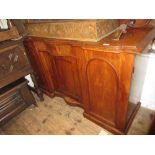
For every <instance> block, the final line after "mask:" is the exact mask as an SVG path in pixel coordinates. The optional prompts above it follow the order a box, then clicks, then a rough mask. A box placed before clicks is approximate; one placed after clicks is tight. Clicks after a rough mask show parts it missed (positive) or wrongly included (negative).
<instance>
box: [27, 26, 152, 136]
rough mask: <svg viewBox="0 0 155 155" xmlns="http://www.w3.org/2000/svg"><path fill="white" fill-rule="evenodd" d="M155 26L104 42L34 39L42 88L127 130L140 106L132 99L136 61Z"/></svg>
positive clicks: (101, 121) (30, 48)
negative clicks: (130, 96)
mask: <svg viewBox="0 0 155 155" xmlns="http://www.w3.org/2000/svg"><path fill="white" fill-rule="evenodd" d="M154 35H155V30H153V29H151V28H143V29H129V30H128V32H127V34H125V35H123V36H122V38H121V40H119V41H114V40H113V39H112V38H113V36H112V35H110V36H109V37H107V38H104V39H102V40H101V41H99V42H96V43H95V42H80V41H71V40H70V41H69V40H60V39H47V38H39V37H28V38H27V39H26V40H25V46H26V47H27V49H28V54H29V55H30V58H31V62H32V64H33V66H34V69H35V71H36V73H37V81H38V84H39V87H40V88H41V89H42V90H43V91H44V92H45V93H46V94H48V95H49V96H54V95H59V96H61V97H63V98H64V99H65V100H66V101H67V102H68V103H69V104H72V105H78V106H80V107H83V108H84V116H85V117H87V118H88V119H90V120H92V121H94V122H96V123H97V124H99V125H101V126H102V127H104V128H106V129H108V130H109V131H111V132H113V133H116V134H125V133H127V131H128V128H129V126H130V124H131V122H132V120H133V118H134V116H135V114H136V112H137V110H138V108H139V107H140V103H137V104H132V103H129V101H128V98H129V95H130V85H131V78H132V73H133V71H134V59H135V55H136V54H140V53H141V52H142V51H143V50H144V48H145V47H146V46H147V45H148V44H149V43H150V42H151V40H152V39H153V37H154Z"/></svg>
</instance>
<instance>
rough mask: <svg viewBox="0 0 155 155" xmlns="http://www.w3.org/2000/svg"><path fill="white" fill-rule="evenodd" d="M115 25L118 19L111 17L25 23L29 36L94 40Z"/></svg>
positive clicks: (100, 37)
mask: <svg viewBox="0 0 155 155" xmlns="http://www.w3.org/2000/svg"><path fill="white" fill-rule="evenodd" d="M116 27H118V21H117V20H113V19H97V20H66V21H64V20H62V21H61V20H58V21H55V22H53V21H45V22H29V23H27V24H26V29H27V32H28V35H29V36H37V37H46V38H57V39H69V40H79V41H95V42H96V41H98V40H100V39H102V38H103V37H104V35H106V34H107V33H109V32H110V31H112V30H114V29H115V28H116Z"/></svg>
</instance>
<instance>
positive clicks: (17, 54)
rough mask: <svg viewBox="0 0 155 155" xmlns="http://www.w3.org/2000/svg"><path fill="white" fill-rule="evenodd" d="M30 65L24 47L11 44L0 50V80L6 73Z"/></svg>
mask: <svg viewBox="0 0 155 155" xmlns="http://www.w3.org/2000/svg"><path fill="white" fill-rule="evenodd" d="M28 66H30V64H29V61H28V58H27V55H26V53H25V49H24V48H23V47H22V46H21V45H18V46H12V47H10V48H6V49H4V50H1V51H0V80H2V79H4V78H6V77H7V76H8V75H12V76H13V74H16V73H17V72H18V71H21V70H24V68H27V67H28Z"/></svg>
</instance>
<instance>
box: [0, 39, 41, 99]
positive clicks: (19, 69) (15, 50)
mask: <svg viewBox="0 0 155 155" xmlns="http://www.w3.org/2000/svg"><path fill="white" fill-rule="evenodd" d="M22 41H23V40H18V41H5V42H1V43H0V88H3V87H4V86H6V85H7V84H10V83H12V82H14V81H16V80H18V79H20V78H22V77H24V76H26V75H28V74H31V76H32V79H33V82H34V84H35V88H36V91H37V94H38V96H39V97H40V99H41V100H43V96H42V92H41V91H40V89H39V87H38V84H37V82H36V80H35V78H34V72H33V69H32V67H31V65H30V62H29V59H28V57H27V54H26V51H25V48H24V46H23V43H22Z"/></svg>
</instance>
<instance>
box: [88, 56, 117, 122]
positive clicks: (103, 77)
mask: <svg viewBox="0 0 155 155" xmlns="http://www.w3.org/2000/svg"><path fill="white" fill-rule="evenodd" d="M86 74H87V82H88V90H89V112H90V113H92V114H93V115H95V116H96V117H98V118H100V119H102V120H105V121H107V122H109V123H111V124H113V125H115V119H116V109H117V98H118V91H119V90H118V84H119V80H118V76H117V73H116V71H115V69H114V67H113V65H112V64H110V63H109V62H108V61H107V60H105V59H92V60H90V61H89V62H88V64H87V69H86Z"/></svg>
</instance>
